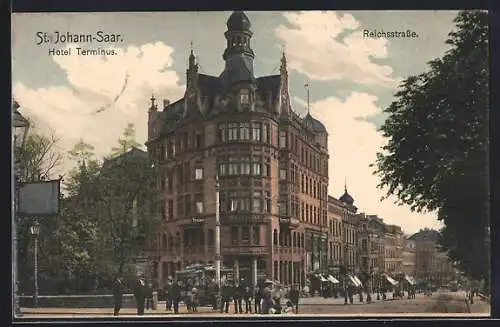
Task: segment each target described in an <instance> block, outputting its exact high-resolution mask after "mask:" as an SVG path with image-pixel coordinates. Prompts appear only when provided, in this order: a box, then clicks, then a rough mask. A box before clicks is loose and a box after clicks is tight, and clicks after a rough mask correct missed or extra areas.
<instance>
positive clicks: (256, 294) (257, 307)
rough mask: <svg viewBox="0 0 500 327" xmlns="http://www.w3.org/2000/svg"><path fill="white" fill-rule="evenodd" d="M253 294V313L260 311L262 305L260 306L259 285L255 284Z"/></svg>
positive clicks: (260, 293)
mask: <svg viewBox="0 0 500 327" xmlns="http://www.w3.org/2000/svg"><path fill="white" fill-rule="evenodd" d="M253 293H254V295H253V299H254V301H255V303H254V307H255V310H254V311H255V313H262V306H261V302H262V296H263V295H262V287H261V285H255V289H254V292H253Z"/></svg>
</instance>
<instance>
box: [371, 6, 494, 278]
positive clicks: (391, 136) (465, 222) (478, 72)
mask: <svg viewBox="0 0 500 327" xmlns="http://www.w3.org/2000/svg"><path fill="white" fill-rule="evenodd" d="M455 24H456V30H455V31H453V32H451V33H450V34H449V38H448V40H447V41H446V43H447V44H449V45H450V46H451V49H450V50H448V51H447V52H446V53H445V54H444V56H443V57H442V58H439V59H436V60H434V61H431V62H430V63H429V65H430V70H429V71H428V72H426V73H423V74H420V75H417V76H411V77H409V78H408V79H407V80H405V81H404V83H403V84H402V85H401V86H400V90H399V92H397V93H396V100H395V101H394V102H392V104H391V105H390V106H389V107H388V108H387V109H386V110H385V112H386V113H388V114H389V118H388V119H387V120H386V122H385V123H384V125H383V126H382V128H381V130H382V132H383V133H384V136H385V137H386V138H387V139H388V144H387V145H386V146H384V147H383V150H384V152H383V153H378V154H377V162H376V171H375V173H376V174H379V175H380V176H381V183H380V185H379V186H380V187H387V189H388V191H387V196H389V195H395V196H396V197H397V199H398V202H399V203H403V204H408V205H410V206H411V208H412V209H413V210H417V211H425V210H431V211H433V210H437V212H438V219H439V220H441V221H442V222H443V223H444V225H445V227H444V228H443V230H442V231H441V235H442V237H441V240H440V243H441V245H442V247H443V250H448V251H449V252H448V253H449V256H450V257H451V259H452V260H454V261H457V262H458V264H459V266H460V268H461V269H462V270H464V271H465V272H466V273H467V274H468V275H469V276H470V277H473V278H485V279H486V280H488V278H489V272H490V271H489V270H490V269H489V248H488V242H487V238H488V226H489V187H488V186H489V175H488V150H489V146H488V95H489V94H488V78H489V76H488V17H487V13H486V12H483V11H462V12H460V13H459V14H458V16H457V17H456V19H455Z"/></svg>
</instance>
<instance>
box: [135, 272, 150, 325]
mask: <svg viewBox="0 0 500 327" xmlns="http://www.w3.org/2000/svg"><path fill="white" fill-rule="evenodd" d="M146 288H147V286H146V281H145V280H144V275H140V276H139V278H138V279H137V282H136V285H135V290H134V295H135V300H136V302H137V315H138V316H142V315H144V304H145V303H144V302H145V301H146Z"/></svg>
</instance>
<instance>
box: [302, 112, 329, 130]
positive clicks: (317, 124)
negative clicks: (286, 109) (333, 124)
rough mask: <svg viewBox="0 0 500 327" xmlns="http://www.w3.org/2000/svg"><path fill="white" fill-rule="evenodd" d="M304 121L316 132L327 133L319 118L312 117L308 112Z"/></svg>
mask: <svg viewBox="0 0 500 327" xmlns="http://www.w3.org/2000/svg"><path fill="white" fill-rule="evenodd" d="M304 123H305V124H306V125H307V126H309V127H310V128H311V129H312V130H313V131H314V132H316V133H327V131H326V128H325V125H323V123H321V122H320V121H319V120H317V119H315V118H313V116H311V114H310V113H307V115H306V116H305V117H304Z"/></svg>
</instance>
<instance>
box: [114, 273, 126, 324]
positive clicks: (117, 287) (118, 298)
mask: <svg viewBox="0 0 500 327" xmlns="http://www.w3.org/2000/svg"><path fill="white" fill-rule="evenodd" d="M123 288H124V286H123V281H122V278H121V277H120V276H118V277H116V278H115V281H114V282H113V302H114V305H115V307H114V311H113V316H118V315H119V314H120V309H121V308H122V303H123Z"/></svg>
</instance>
